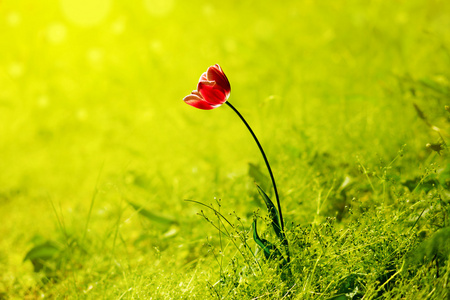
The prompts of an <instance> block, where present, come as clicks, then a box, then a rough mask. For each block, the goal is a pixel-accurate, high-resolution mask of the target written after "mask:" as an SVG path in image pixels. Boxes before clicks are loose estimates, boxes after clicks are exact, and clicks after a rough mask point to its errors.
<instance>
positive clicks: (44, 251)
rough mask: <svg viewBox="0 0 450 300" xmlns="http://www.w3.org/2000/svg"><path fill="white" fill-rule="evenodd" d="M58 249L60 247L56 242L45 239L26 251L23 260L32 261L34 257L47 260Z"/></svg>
mask: <svg viewBox="0 0 450 300" xmlns="http://www.w3.org/2000/svg"><path fill="white" fill-rule="evenodd" d="M60 251H61V249H60V248H59V247H58V245H57V244H56V243H54V242H52V241H46V242H44V243H42V244H39V245H37V246H34V247H33V248H32V249H31V250H30V251H28V253H27V254H26V255H25V258H24V259H23V261H26V260H31V261H32V260H36V259H42V260H47V259H50V258H52V257H53V256H55V254H57V253H59V252H60Z"/></svg>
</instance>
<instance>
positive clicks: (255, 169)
mask: <svg viewBox="0 0 450 300" xmlns="http://www.w3.org/2000/svg"><path fill="white" fill-rule="evenodd" d="M248 176H250V177H251V178H253V180H254V181H255V182H256V183H258V184H259V185H260V186H261V187H262V188H263V189H268V188H269V187H270V178H269V177H267V176H266V175H265V174H264V173H263V172H262V171H261V169H260V167H259V166H258V165H255V164H252V163H249V164H248Z"/></svg>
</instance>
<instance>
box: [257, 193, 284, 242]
mask: <svg viewBox="0 0 450 300" xmlns="http://www.w3.org/2000/svg"><path fill="white" fill-rule="evenodd" d="M256 187H257V188H258V192H259V194H260V195H261V197H262V198H263V200H264V202H265V203H266V206H267V210H268V212H269V217H270V219H271V220H272V227H273V230H275V233H276V235H277V236H278V238H279V239H280V241H283V240H284V239H285V237H284V233H283V231H282V230H281V224H280V218H279V216H278V210H277V209H276V207H275V205H273V202H272V200H270V198H269V196H267V194H266V193H265V192H264V191H263V190H262V189H261V188H260V187H259V185H256Z"/></svg>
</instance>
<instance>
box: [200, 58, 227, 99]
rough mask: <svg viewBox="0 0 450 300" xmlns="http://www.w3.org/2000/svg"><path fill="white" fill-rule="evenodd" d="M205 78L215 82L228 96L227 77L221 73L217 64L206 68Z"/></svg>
mask: <svg viewBox="0 0 450 300" xmlns="http://www.w3.org/2000/svg"><path fill="white" fill-rule="evenodd" d="M202 77H203V75H202ZM206 78H207V79H208V80H209V81H215V82H216V84H217V85H218V86H220V87H221V88H222V89H223V90H224V92H225V94H226V96H227V97H228V96H229V94H230V91H231V87H230V82H229V81H228V78H227V76H225V73H224V72H223V71H222V68H221V67H220V66H219V65H218V64H215V65H214V66H211V67H209V68H208V70H207V71H206Z"/></svg>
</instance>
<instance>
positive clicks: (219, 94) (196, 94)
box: [183, 64, 231, 110]
mask: <svg viewBox="0 0 450 300" xmlns="http://www.w3.org/2000/svg"><path fill="white" fill-rule="evenodd" d="M230 92H231V87H230V82H229V81H228V78H227V76H225V73H224V72H223V71H222V68H221V67H220V66H219V65H218V64H215V65H214V66H211V67H209V68H208V70H206V72H205V73H203V74H202V76H200V79H199V81H198V85H197V90H195V91H193V92H192V93H191V94H190V95H188V96H186V97H184V99H183V100H184V102H186V103H187V104H189V105H191V106H193V107H196V108H200V109H206V110H209V109H213V108H216V107H219V106H221V105H222V104H224V103H225V102H227V100H228V97H229V96H230Z"/></svg>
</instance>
